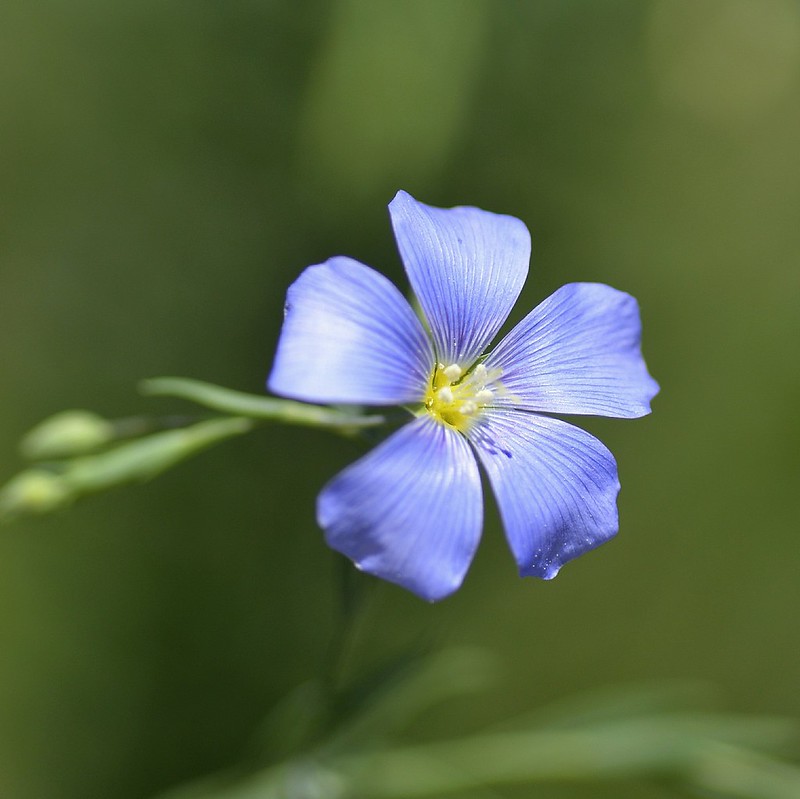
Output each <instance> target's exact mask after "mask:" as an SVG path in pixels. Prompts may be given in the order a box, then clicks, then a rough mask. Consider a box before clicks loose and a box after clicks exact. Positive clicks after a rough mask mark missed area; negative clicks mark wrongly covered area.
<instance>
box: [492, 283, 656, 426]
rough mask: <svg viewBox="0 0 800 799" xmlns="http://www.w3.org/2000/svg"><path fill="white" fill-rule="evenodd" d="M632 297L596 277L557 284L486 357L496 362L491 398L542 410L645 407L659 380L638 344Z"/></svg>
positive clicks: (613, 411)
mask: <svg viewBox="0 0 800 799" xmlns="http://www.w3.org/2000/svg"><path fill="white" fill-rule="evenodd" d="M640 337H641V322H640V321H639V305H638V303H637V302H636V300H635V299H634V298H633V297H631V296H630V295H629V294H625V293H624V292H622V291H617V290H616V289H612V288H611V287H610V286H604V285H602V284H600V283H570V284H568V285H566V286H562V287H561V288H560V289H558V291H556V292H555V293H554V294H552V295H551V296H550V297H548V298H547V299H546V300H545V301H544V302H542V303H541V304H540V305H539V306H537V307H536V308H534V310H533V311H531V313H529V314H528V316H526V317H525V318H524V319H523V320H522V321H521V322H520V323H519V324H518V325H517V326H516V327H515V328H514V329H513V330H512V331H511V332H510V333H509V334H508V335H507V336H506V337H505V338H504V339H503V340H502V341H501V342H500V343H499V344H498V345H497V348H496V349H495V350H494V351H493V352H492V353H491V354H490V355H489V357H488V358H487V359H486V367H487V369H489V371H490V372H491V371H492V370H494V369H499V370H500V372H501V376H500V381H501V383H502V385H503V388H504V390H503V392H501V393H500V394H498V396H497V398H496V400H495V402H494V404H495V405H498V406H505V407H516V408H522V409H525V410H531V411H543V412H546V413H577V414H599V415H602V416H617V417H628V418H630V417H635V416H644V415H645V414H647V413H650V400H651V399H652V398H653V397H654V396H655V395H656V394H657V393H658V384H657V383H656V381H655V380H653V378H652V377H650V375H649V374H648V372H647V366H646V364H645V362H644V359H643V358H642V353H641V350H640V348H639V341H640Z"/></svg>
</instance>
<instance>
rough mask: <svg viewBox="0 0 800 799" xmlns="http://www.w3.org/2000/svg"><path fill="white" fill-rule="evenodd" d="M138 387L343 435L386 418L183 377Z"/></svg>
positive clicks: (155, 394)
mask: <svg viewBox="0 0 800 799" xmlns="http://www.w3.org/2000/svg"><path fill="white" fill-rule="evenodd" d="M139 388H140V391H141V392H142V393H143V394H145V395H148V396H152V397H177V398H180V399H185V400H189V401H191V402H195V403H197V404H198V405H202V406H203V407H204V408H209V409H211V410H214V411H218V412H220V413H226V414H231V415H236V416H247V417H249V418H251V419H259V420H263V421H274V422H283V423H285V424H295V425H305V426H308V427H326V428H331V429H333V430H336V431H337V432H340V433H344V434H345V435H352V434H354V433H356V432H358V431H359V430H361V429H363V428H369V427H377V426H378V425H382V424H384V423H385V422H386V417H384V416H381V415H378V414H370V415H367V416H365V415H363V414H360V413H357V412H354V411H351V410H340V409H338V408H329V407H325V406H324V405H309V404H307V403H305V402H296V401H294V400H285V399H277V398H275V397H262V396H259V395H257V394H246V393H244V392H242V391H233V390H231V389H228V388H223V387H222V386H216V385H214V384H212V383H205V382H203V381H201V380H192V379H189V378H185V377H155V378H151V379H150V380H144V381H142V383H141V384H140V386H139Z"/></svg>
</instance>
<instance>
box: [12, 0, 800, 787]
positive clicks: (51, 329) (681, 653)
mask: <svg viewBox="0 0 800 799" xmlns="http://www.w3.org/2000/svg"><path fill="white" fill-rule="evenodd" d="M0 108H1V109H2V112H1V113H0V379H2V389H3V392H2V393H3V415H2V422H1V423H0V481H2V480H5V479H7V478H8V477H10V476H11V475H12V474H13V473H14V472H15V471H17V470H18V469H19V468H20V467H21V462H20V460H19V457H18V455H17V454H16V443H17V441H18V439H19V437H20V436H21V434H22V433H23V432H24V431H26V430H27V429H28V428H30V427H31V426H32V425H33V424H35V423H36V422H37V421H39V420H40V419H41V418H42V417H44V416H46V415H48V414H50V413H53V412H55V411H58V410H61V409H63V408H67V407H91V408H93V409H94V410H97V411H99V412H100V413H102V414H104V415H107V416H109V417H119V416H127V415H130V414H136V413H141V412H148V413H151V412H152V413H162V412H170V411H172V410H175V409H179V410H185V409H186V407H185V406H183V405H181V404H180V403H178V402H177V401H176V402H172V403H170V402H167V401H163V400H162V401H158V400H154V399H145V398H142V397H139V396H137V395H136V393H135V385H136V383H137V381H138V380H139V379H140V378H142V377H148V376H156V375H161V374H180V375H186V376H191V377H196V378H200V379H205V380H210V381H213V382H218V383H222V384H225V385H228V386H231V387H234V388H238V389H242V390H246V391H252V392H260V391H261V390H262V388H263V384H264V379H265V376H266V374H267V372H268V370H269V367H270V363H271V358H272V353H273V351H274V348H275V344H276V340H277V335H278V331H279V328H280V322H281V308H282V303H283V296H284V292H285V289H286V287H287V285H288V284H289V283H290V282H291V281H292V280H293V279H294V277H295V276H296V275H297V274H298V273H299V271H300V270H301V269H302V268H303V267H304V266H306V265H308V264H311V263H316V262H319V261H321V260H324V259H325V258H327V257H329V256H330V255H333V254H348V255H351V256H354V257H356V258H358V259H360V260H362V261H364V262H366V263H369V264H371V265H373V266H375V267H377V268H379V269H380V270H381V271H384V272H385V273H387V274H389V275H390V276H391V277H392V278H393V279H394V280H396V281H397V282H399V283H400V284H401V285H404V283H403V280H404V278H403V275H402V270H401V267H400V264H399V259H398V257H397V254H396V251H395V248H394V243H393V240H392V236H391V232H390V227H389V221H388V215H387V211H386V205H387V203H388V202H389V200H390V199H391V198H392V196H393V195H394V193H395V191H396V190H397V189H398V188H404V189H406V190H408V191H410V192H411V193H412V194H414V195H415V196H416V197H418V198H419V199H421V200H423V201H425V202H428V203H430V204H434V205H442V206H448V205H456V204H470V205H477V206H480V207H483V208H486V209H488V210H493V211H498V212H505V213H510V214H513V215H515V216H518V217H520V218H522V219H523V220H524V221H525V222H526V223H527V224H528V226H529V228H530V229H531V231H532V235H533V241H534V248H533V260H532V269H531V275H530V279H529V281H528V284H527V286H526V288H525V290H524V293H523V296H522V299H521V301H520V303H519V305H518V308H517V310H516V312H515V318H519V317H520V316H521V315H522V314H523V313H524V312H525V311H526V310H528V309H530V308H531V307H533V305H535V304H536V303H537V302H538V301H539V300H541V299H542V298H544V297H545V296H546V295H547V294H549V293H550V292H551V291H552V290H554V289H555V288H557V287H558V286H559V285H561V284H563V283H566V282H570V281H577V280H588V281H600V282H606V283H609V284H611V285H613V286H615V287H617V288H621V289H624V290H626V291H628V292H630V293H632V294H634V295H635V296H636V297H638V299H639V301H640V303H641V308H642V315H643V320H644V352H645V355H646V358H647V360H648V364H649V366H650V369H651V371H652V373H653V374H654V376H655V377H656V378H657V379H658V380H659V382H660V383H661V386H662V392H661V394H660V396H659V397H658V398H657V399H656V401H655V406H654V407H655V410H654V413H653V415H652V416H650V417H647V418H645V419H642V420H638V421H604V420H584V421H583V423H584V425H585V426H586V427H587V429H589V430H591V431H592V432H593V433H595V434H596V435H598V436H599V437H601V438H602V439H603V440H604V441H605V442H606V443H607V444H608V446H609V447H610V448H611V449H612V450H613V451H614V453H615V454H616V456H617V458H618V461H619V467H620V473H621V477H622V484H623V490H622V493H621V495H620V512H621V532H620V535H619V536H618V537H617V539H615V540H614V541H613V542H612V543H610V544H608V545H606V546H604V547H602V548H601V549H599V550H597V551H595V552H593V553H591V554H589V555H587V556H585V557H584V558H581V559H580V560H579V561H576V562H574V563H572V564H570V565H569V566H567V567H566V568H565V569H564V571H563V572H562V574H561V575H559V577H558V578H557V579H556V580H555V581H553V582H551V583H543V582H538V581H533V580H526V581H523V580H520V579H519V578H518V577H517V576H516V573H515V569H514V566H513V562H512V559H511V557H510V555H509V553H508V552H507V549H506V546H505V543H504V541H503V536H502V530H501V528H500V526H499V524H498V521H497V518H496V511H495V510H494V508H493V507H492V506H491V505H490V508H489V510H488V519H487V523H486V529H485V535H484V540H483V543H482V546H481V549H480V551H479V553H478V557H477V560H476V562H475V564H474V567H473V569H472V570H471V572H470V574H469V576H468V578H467V581H466V583H465V585H464V587H463V589H462V590H461V591H460V592H459V593H457V594H456V595H455V596H453V597H452V598H450V599H448V600H447V601H445V602H443V603H441V604H438V605H435V606H430V605H427V604H425V603H423V602H421V601H419V600H417V599H416V598H414V597H413V596H410V595H407V594H406V593H404V592H403V591H402V590H401V589H398V588H395V587H394V586H390V585H384V584H378V583H377V582H376V583H375V585H374V586H372V587H373V588H374V597H373V599H372V602H371V604H370V606H369V610H368V612H367V615H366V616H365V618H364V619H363V623H362V625H361V630H360V633H359V638H358V641H357V645H356V648H355V651H354V652H353V654H352V658H351V661H352V668H354V669H358V668H366V667H367V666H368V665H369V664H370V663H377V662H379V661H380V660H381V658H385V657H388V656H390V655H391V654H392V653H394V652H397V651H399V650H401V649H402V648H403V647H405V646H413V645H417V644H418V643H419V642H420V641H425V642H426V643H428V644H432V645H435V646H445V645H449V644H464V645H470V646H479V647H485V648H487V649H489V650H490V651H492V652H493V653H495V655H496V656H497V658H498V660H499V662H500V664H501V668H502V676H501V678H500V680H499V682H498V684H497V685H496V687H495V689H494V690H493V691H492V692H491V693H490V694H489V695H488V696H487V697H486V698H485V699H484V700H483V701H481V700H479V699H476V700H474V701H472V702H471V704H470V705H469V708H468V712H467V711H466V710H465V709H464V708H463V707H457V708H454V709H453V710H452V711H451V715H450V716H448V714H446V713H445V714H439V715H437V716H436V718H433V719H429V720H428V723H427V724H426V725H425V729H424V730H423V731H422V732H421V733H420V734H432V733H433V732H436V731H442V732H444V731H446V730H447V729H448V728H449V727H448V725H450V727H452V722H453V721H454V720H457V721H458V724H460V725H461V728H463V727H464V725H465V724H466V725H469V724H472V725H479V724H480V723H484V722H486V723H489V722H492V721H493V720H496V719H499V718H502V717H504V716H507V715H509V714H511V713H515V712H518V711H520V710H532V709H535V708H536V707H538V706H539V705H541V704H542V703H545V702H548V701H550V700H553V699H557V698H559V697H564V696H569V695H570V694H572V693H574V692H577V691H581V690H585V689H592V688H595V687H598V686H603V685H610V684H616V683H625V682H629V681H650V680H662V679H666V680H672V679H684V678H686V679H691V680H701V681H708V682H710V683H712V684H714V685H716V686H718V688H719V690H720V692H721V695H722V696H724V697H725V698H726V699H725V701H726V702H727V703H728V706H729V707H732V708H734V709H736V710H739V711H744V712H747V711H754V712H755V711H758V712H767V713H780V714H789V715H794V716H800V692H798V691H797V681H798V669H799V668H800V646H798V640H797V639H798V626H797V614H798V606H799V604H800V579H798V571H799V570H800V537H798V510H800V505H799V502H800V500H798V494H797V483H798V475H799V474H800V456H799V455H798V452H800V424H799V423H798V407H800V402H799V401H800V378H799V377H798V353H800V313H799V312H798V301H800V268H798V253H800V224H798V215H799V213H800V155H799V152H800V150H799V149H798V142H800V4H798V3H797V2H795V0H706V2H702V3H698V2H696V1H695V0H648V1H647V2H641V1H640V0H606V1H605V2H594V1H593V0H540V1H539V2H510V0H509V1H508V2H489V0H484V1H481V0H469V2H462V1H461V0H436V1H435V2H431V1H430V0H403V2H372V0H340V1H339V2H333V1H331V0H310V1H309V2H304V3H289V2H272V1H271V0H231V1H230V2H213V1H212V0H196V1H195V2H180V1H178V0H175V1H174V2H162V1H161V0H140V2H135V3H134V2H122V1H120V2H114V3H102V2H97V1H96V0H94V1H92V0H77V2H73V3H65V2H57V0H52V1H50V2H45V3H35V4H31V3H28V2H25V0H4V2H3V3H2V6H0ZM360 451H361V448H360V445H359V444H357V443H355V442H349V441H344V440H342V439H339V438H337V437H335V436H332V435H329V434H326V433H324V432H321V431H312V430H301V429H284V428H278V427H266V428H264V429H262V430H259V431H258V432H257V433H255V434H252V435H250V436H248V437H247V438H246V439H242V440H238V441H236V442H231V443H227V444H225V445H224V446H221V447H220V448H218V449H217V450H214V451H213V452H210V453H206V454H204V455H203V456H202V457H200V458H198V459H196V460H194V461H191V462H189V463H187V464H185V465H183V466H181V467H180V468H179V469H176V470H175V471H173V472H170V473H168V474H167V475H165V476H164V477H162V478H160V479H159V480H157V481H155V482H153V483H149V484H147V485H145V486H142V487H135V488H127V489H122V490H119V491H117V492H115V493H112V494H108V495H104V496H99V497H96V498H92V499H90V500H87V501H85V502H83V503H82V504H80V505H78V506H77V507H75V508H74V509H72V510H70V511H68V512H65V513H60V514H57V515H55V516H52V517H43V518H39V519H34V520H26V521H24V522H22V521H21V522H19V523H16V524H14V525H9V526H6V527H4V528H2V529H0V795H2V796H3V797H6V796H7V797H13V798H14V799H85V797H95V796H97V797H100V796H102V797H114V799H136V798H138V797H147V796H150V795H152V794H154V793H156V792H157V791H161V790H164V789H166V788H167V787H169V786H171V785H174V784H177V783H179V782H181V781H183V780H186V779H189V778H192V777H196V776H199V775H202V774H205V773H207V772H209V771H212V770H215V769H218V768H221V767H225V766H227V765H230V764H231V763H234V762H236V761H237V759H239V758H240V757H241V755H242V754H243V753H244V752H246V751H247V747H248V742H249V741H250V740H251V738H252V735H253V733H254V731H255V730H256V729H257V728H258V725H259V723H260V721H261V719H263V717H264V715H265V714H266V712H267V711H268V710H269V708H270V707H271V706H272V705H273V704H274V703H275V702H276V701H277V699H278V698H279V697H280V696H281V695H282V694H284V693H285V692H286V691H287V690H289V689H290V688H292V687H293V686H295V685H297V684H298V683H299V682H302V681H303V680H305V679H307V678H309V677H311V676H312V675H313V674H315V673H316V672H317V671H318V670H319V668H320V664H321V663H322V662H323V660H324V658H325V654H326V651H327V647H328V643H329V639H330V636H331V634H332V631H333V627H334V622H335V612H336V588H337V581H336V574H337V571H336V568H337V563H336V557H337V556H334V555H333V553H331V552H329V551H328V550H327V549H326V547H325V546H324V544H323V542H322V537H321V534H320V532H319V530H318V529H317V527H316V525H315V521H314V510H313V509H314V499H315V496H316V493H317V491H318V490H319V488H320V487H321V486H322V484H323V483H324V482H325V481H326V480H327V479H328V478H329V477H330V476H331V475H333V474H334V473H335V472H336V471H337V470H338V469H339V468H341V467H342V466H344V465H345V464H346V463H348V462H349V461H351V460H353V459H354V458H355V457H357V455H358V454H359V452H360ZM365 579H366V578H365ZM467 718H468V719H469V721H465V719H467ZM605 792H607V793H605ZM503 795H506V794H503ZM508 795H509V796H511V795H514V796H516V795H520V796H521V795H528V794H527V792H522V793H513V792H511V791H509V792H508ZM544 795H547V796H553V797H588V796H595V797H596V796H604V795H608V796H617V797H624V796H632V797H645V798H648V797H654V798H655V799H657V798H658V797H672V796H682V795H683V794H681V793H680V791H679V789H678V788H677V787H674V786H673V787H671V786H669V785H660V786H655V787H654V786H647V785H644V784H642V785H638V786H634V787H633V788H631V787H626V786H623V785H611V786H609V785H606V786H605V787H598V786H583V787H581V786H577V787H575V786H572V787H559V786H555V785H554V786H549V787H548V788H547V789H546V793H545V794H544Z"/></svg>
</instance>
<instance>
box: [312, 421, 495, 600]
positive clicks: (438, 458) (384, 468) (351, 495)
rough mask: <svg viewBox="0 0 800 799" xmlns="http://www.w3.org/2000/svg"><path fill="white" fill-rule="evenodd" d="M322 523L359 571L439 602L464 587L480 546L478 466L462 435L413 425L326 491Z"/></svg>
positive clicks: (321, 499)
mask: <svg viewBox="0 0 800 799" xmlns="http://www.w3.org/2000/svg"><path fill="white" fill-rule="evenodd" d="M317 519H318V521H319V524H320V526H321V527H322V528H323V529H324V530H325V535H326V540H327V542H328V544H329V545H330V546H331V547H332V548H333V549H335V550H337V551H339V552H341V553H343V554H344V555H347V557H348V558H350V559H351V560H353V561H354V562H355V564H356V566H358V568H359V569H362V570H363V571H366V572H369V573H370V574H374V575H376V576H377V577H382V578H383V579H384V580H389V581H390V582H393V583H397V584H398V585H402V586H403V587H404V588H407V589H408V590H409V591H413V592H414V593H415V594H418V595H419V596H421V597H422V598H423V599H427V600H430V601H435V600H437V599H442V598H443V597H445V596H447V595H448V594H451V593H452V592H453V591H455V590H456V589H457V588H458V587H459V586H460V585H461V582H462V580H463V579H464V575H465V574H466V573H467V569H468V568H469V564H470V563H471V562H472V557H473V555H474V554H475V549H476V548H477V546H478V541H479V539H480V533H481V525H482V522H483V498H482V493H481V482H480V474H479V472H478V464H477V462H476V461H475V456H474V455H473V454H472V452H471V451H470V448H469V445H468V444H467V442H466V440H465V439H464V438H463V437H462V436H460V435H459V434H458V433H456V432H454V431H452V430H449V429H447V428H445V427H444V426H443V425H440V424H437V423H436V422H435V421H433V420H432V419H431V418H430V417H421V418H418V419H415V420H414V421H413V422H411V423H410V424H407V425H406V426H405V427H402V428H401V429H400V430H398V431H397V432H396V433H394V434H393V435H392V436H390V437H389V438H388V439H386V441H384V442H383V443H382V444H381V445H380V446H378V447H377V448H376V449H374V450H373V451H372V452H370V453H369V454H368V455H366V456H365V457H363V458H361V460H358V461H356V462H355V463H354V464H352V465H351V466H349V467H348V468H346V469H345V470H344V471H342V472H341V473H340V474H338V475H337V476H336V477H334V479H333V480H332V481H331V482H330V483H328V485H327V486H326V487H325V488H324V489H323V490H322V492H321V493H320V495H319V500H318V502H317Z"/></svg>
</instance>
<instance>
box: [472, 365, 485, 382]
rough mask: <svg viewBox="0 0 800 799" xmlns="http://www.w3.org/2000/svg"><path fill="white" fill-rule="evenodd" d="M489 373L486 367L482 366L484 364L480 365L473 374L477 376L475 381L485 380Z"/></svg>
mask: <svg viewBox="0 0 800 799" xmlns="http://www.w3.org/2000/svg"><path fill="white" fill-rule="evenodd" d="M487 371H488V369H487V368H486V366H485V365H484V364H482V363H479V364H478V365H477V366H476V367H475V370H474V371H473V373H472V374H474V375H475V379H476V380H485V379H486V372H487Z"/></svg>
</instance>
